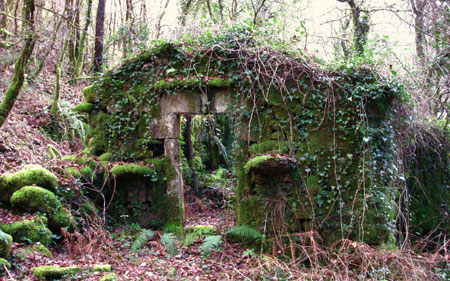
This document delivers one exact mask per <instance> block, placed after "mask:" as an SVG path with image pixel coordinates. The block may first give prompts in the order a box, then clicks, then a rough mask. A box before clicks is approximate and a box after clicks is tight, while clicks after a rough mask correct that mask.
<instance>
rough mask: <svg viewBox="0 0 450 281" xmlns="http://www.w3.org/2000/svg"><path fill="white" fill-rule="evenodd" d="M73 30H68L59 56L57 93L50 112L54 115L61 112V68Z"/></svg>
mask: <svg viewBox="0 0 450 281" xmlns="http://www.w3.org/2000/svg"><path fill="white" fill-rule="evenodd" d="M71 38H72V32H70V31H69V32H68V33H67V35H66V38H65V39H64V46H63V49H62V51H61V55H60V56H59V60H58V64H57V65H56V78H55V94H54V96H53V101H52V106H51V108H50V113H52V114H53V115H54V116H57V115H58V112H59V96H60V78H61V69H62V65H63V62H64V54H65V52H66V50H67V46H68V45H69V44H70V43H71Z"/></svg>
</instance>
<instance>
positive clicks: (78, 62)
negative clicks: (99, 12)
mask: <svg viewBox="0 0 450 281" xmlns="http://www.w3.org/2000/svg"><path fill="white" fill-rule="evenodd" d="M91 14H92V0H87V11H86V22H85V24H84V27H83V33H82V34H81V38H80V45H79V47H78V52H77V57H76V60H75V67H74V69H73V75H72V76H73V78H75V79H76V78H78V76H79V74H80V71H81V70H82V68H83V67H82V64H83V56H84V48H85V45H86V36H87V32H88V29H89V25H90V24H91ZM75 81H76V80H75Z"/></svg>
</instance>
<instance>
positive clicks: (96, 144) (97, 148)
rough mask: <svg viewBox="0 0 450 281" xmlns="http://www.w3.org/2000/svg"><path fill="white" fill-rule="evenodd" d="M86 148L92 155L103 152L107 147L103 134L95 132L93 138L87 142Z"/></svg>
mask: <svg viewBox="0 0 450 281" xmlns="http://www.w3.org/2000/svg"><path fill="white" fill-rule="evenodd" d="M88 148H89V151H90V154H93V155H101V154H103V153H104V152H105V151H106V148H107V144H106V141H105V136H104V134H103V133H99V134H97V135H96V137H95V138H93V139H92V140H91V141H90V142H89V143H88Z"/></svg>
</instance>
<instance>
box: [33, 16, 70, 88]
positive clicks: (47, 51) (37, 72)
mask: <svg viewBox="0 0 450 281" xmlns="http://www.w3.org/2000/svg"><path fill="white" fill-rule="evenodd" d="M62 22H63V17H60V18H59V20H58V22H57V23H56V27H55V29H54V33H53V35H52V38H51V39H50V44H49V47H48V48H47V50H46V51H45V53H44V55H43V56H42V58H41V59H40V60H39V62H38V66H37V68H36V70H35V71H34V73H33V75H31V77H30V80H31V81H34V80H35V79H36V77H38V75H39V74H40V73H41V71H42V68H43V67H44V64H45V61H46V60H47V57H48V56H49V55H50V52H51V51H53V50H54V49H53V46H54V45H55V42H56V37H57V36H58V31H59V28H60V27H61V24H62Z"/></svg>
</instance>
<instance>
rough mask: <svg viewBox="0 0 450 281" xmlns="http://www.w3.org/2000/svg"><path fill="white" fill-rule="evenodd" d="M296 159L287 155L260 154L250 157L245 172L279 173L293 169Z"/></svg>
mask: <svg viewBox="0 0 450 281" xmlns="http://www.w3.org/2000/svg"><path fill="white" fill-rule="evenodd" d="M296 162H297V161H296V160H295V159H292V158H289V157H286V156H272V155H260V156H256V157H254V158H252V159H250V160H249V161H248V162H247V163H246V164H245V167H244V169H245V172H246V173H247V174H248V173H250V172H254V173H259V174H266V175H271V174H279V173H286V172H289V171H292V170H293V168H294V167H296Z"/></svg>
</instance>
